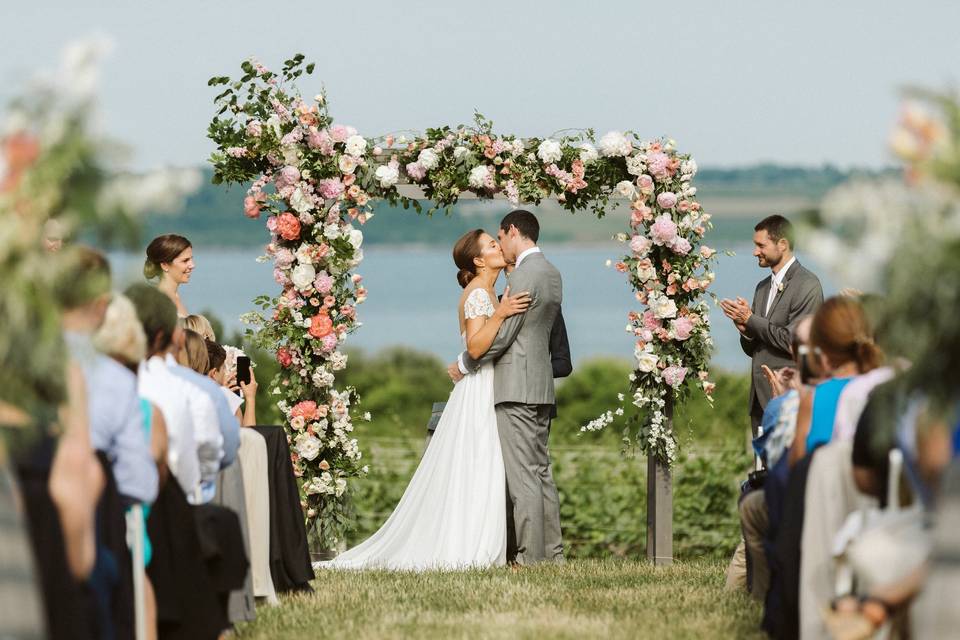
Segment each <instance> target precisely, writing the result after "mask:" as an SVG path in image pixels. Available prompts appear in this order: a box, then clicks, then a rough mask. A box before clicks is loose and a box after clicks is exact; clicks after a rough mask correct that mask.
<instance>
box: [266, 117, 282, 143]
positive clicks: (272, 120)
mask: <svg viewBox="0 0 960 640" xmlns="http://www.w3.org/2000/svg"><path fill="white" fill-rule="evenodd" d="M267 126H268V127H270V129H272V130H273V135H275V136H277V138H278V139H279V138H280V137H281V135H282V134H281V133H280V116H278V115H277V114H273V115H272V116H270V117H269V118H267Z"/></svg>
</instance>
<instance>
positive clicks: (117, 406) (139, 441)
mask: <svg viewBox="0 0 960 640" xmlns="http://www.w3.org/2000/svg"><path fill="white" fill-rule="evenodd" d="M78 250H79V252H80V256H81V257H80V259H79V261H78V266H77V269H78V273H77V274H76V275H77V277H79V278H80V279H81V280H83V281H86V282H89V283H92V282H94V280H99V285H100V286H99V288H98V290H90V291H89V295H88V296H86V297H85V298H84V299H82V300H78V301H77V304H67V305H65V308H64V310H63V316H62V320H61V325H62V326H63V330H64V337H65V339H66V342H67V346H68V348H69V350H70V355H71V356H72V357H73V359H75V360H76V361H77V362H78V363H79V364H80V366H81V368H82V370H83V374H84V381H85V383H86V388H87V409H88V412H89V429H90V443H91V445H92V446H93V448H94V449H98V450H100V451H103V452H104V453H106V454H107V457H108V459H109V460H110V462H111V466H112V468H113V475H114V478H115V479H116V481H117V487H118V489H119V491H120V493H121V494H122V495H124V496H127V497H128V498H131V499H133V500H135V501H137V502H142V503H150V502H151V501H153V499H154V498H156V497H157V467H156V464H155V463H154V462H153V457H152V456H151V454H150V448H149V444H148V442H146V441H145V440H144V437H143V417H142V414H141V410H140V397H139V395H138V394H137V377H136V375H134V374H133V373H132V372H131V371H130V370H129V369H127V368H126V367H124V366H123V365H121V364H120V363H118V362H117V361H116V360H114V359H112V358H110V357H108V356H105V355H103V354H102V353H100V352H99V351H97V350H96V348H95V347H94V345H93V334H94V333H95V332H96V331H97V329H99V328H100V326H101V325H102V324H103V320H104V317H105V315H106V312H107V306H108V305H109V303H110V292H109V291H110V267H109V265H108V264H107V260H106V258H105V257H104V256H103V255H102V254H100V253H97V252H96V251H93V250H92V249H87V248H85V247H80V248H78Z"/></svg>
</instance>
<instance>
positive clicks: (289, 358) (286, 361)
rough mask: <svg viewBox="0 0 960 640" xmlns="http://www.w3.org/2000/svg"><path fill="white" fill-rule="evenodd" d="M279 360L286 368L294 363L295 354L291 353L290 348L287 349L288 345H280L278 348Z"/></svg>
mask: <svg viewBox="0 0 960 640" xmlns="http://www.w3.org/2000/svg"><path fill="white" fill-rule="evenodd" d="M277 362H278V363H279V364H280V366H281V367H283V368H284V369H286V368H287V367H289V366H290V365H291V364H293V355H292V354H291V353H290V349H287V348H286V347H280V348H279V349H277Z"/></svg>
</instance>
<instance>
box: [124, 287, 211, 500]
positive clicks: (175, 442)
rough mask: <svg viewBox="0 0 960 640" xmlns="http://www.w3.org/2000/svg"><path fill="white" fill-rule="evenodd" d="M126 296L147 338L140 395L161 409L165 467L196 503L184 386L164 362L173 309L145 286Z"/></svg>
mask: <svg viewBox="0 0 960 640" xmlns="http://www.w3.org/2000/svg"><path fill="white" fill-rule="evenodd" d="M126 296H127V298H129V299H130V301H131V302H132V303H133V305H134V307H135V308H136V310H137V317H138V318H139V319H140V323H141V324H142V325H143V330H144V334H145V335H146V337H147V359H146V360H145V361H144V362H143V363H142V364H141V365H140V370H139V376H138V381H139V390H140V395H141V396H143V397H144V398H146V399H148V400H149V401H150V402H152V403H153V404H155V405H157V406H158V407H159V408H160V412H161V413H162V414H163V421H164V423H165V424H166V427H167V440H168V447H167V467H168V468H169V469H170V473H172V474H173V476H174V477H175V478H176V479H177V482H178V483H179V485H180V486H181V488H182V489H183V493H184V494H185V495H186V496H187V499H188V500H195V499H197V497H198V493H199V488H200V461H199V457H198V452H197V444H196V440H195V434H194V431H195V430H194V425H193V416H192V414H191V412H190V410H189V407H188V406H187V400H186V394H185V393H184V392H183V391H182V387H183V386H184V385H185V383H183V381H181V380H180V379H179V378H177V377H176V376H174V375H173V374H172V373H171V372H170V370H169V368H168V367H167V365H166V362H165V360H164V358H165V356H166V354H167V352H169V351H171V350H173V349H176V346H175V345H174V344H173V336H174V333H175V332H176V331H177V312H176V308H175V307H174V306H173V304H172V303H171V302H170V300H169V299H168V298H167V297H166V296H164V295H163V294H162V293H160V292H158V291H157V290H156V289H154V288H153V287H150V286H147V285H133V286H132V287H130V288H129V289H127V291H126ZM176 350H177V351H179V349H176ZM217 435H218V436H219V431H218V433H217ZM217 464H218V465H219V459H218V462H217Z"/></svg>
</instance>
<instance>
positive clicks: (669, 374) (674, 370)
mask: <svg viewBox="0 0 960 640" xmlns="http://www.w3.org/2000/svg"><path fill="white" fill-rule="evenodd" d="M661 375H662V376H663V379H664V381H665V382H666V383H667V384H668V385H670V386H671V387H673V388H674V389H676V388H677V387H679V386H680V385H681V384H683V379H684V378H686V377H687V368H686V367H678V366H676V365H672V366H669V367H667V368H666V369H664V370H663V373H662V374H661Z"/></svg>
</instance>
